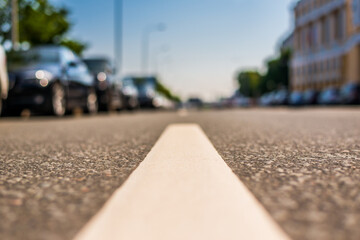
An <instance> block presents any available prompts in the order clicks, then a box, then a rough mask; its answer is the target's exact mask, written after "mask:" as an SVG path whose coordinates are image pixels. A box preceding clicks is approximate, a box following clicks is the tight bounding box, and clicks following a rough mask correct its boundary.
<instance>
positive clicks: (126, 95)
mask: <svg viewBox="0 0 360 240" xmlns="http://www.w3.org/2000/svg"><path fill="white" fill-rule="evenodd" d="M121 91H122V96H123V102H124V107H125V108H127V109H128V110H133V109H136V108H138V107H139V100H138V97H139V92H138V89H137V87H136V85H135V82H134V79H133V78H131V77H126V78H124V79H123V80H122V88H121Z"/></svg>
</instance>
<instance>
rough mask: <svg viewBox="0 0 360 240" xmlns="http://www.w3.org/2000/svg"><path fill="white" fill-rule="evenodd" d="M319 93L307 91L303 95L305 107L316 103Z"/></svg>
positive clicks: (311, 90)
mask: <svg viewBox="0 0 360 240" xmlns="http://www.w3.org/2000/svg"><path fill="white" fill-rule="evenodd" d="M318 96H319V93H318V92H317V91H316V90H313V89H308V90H306V91H305V92H304V94H303V101H304V104H305V105H314V104H317V103H318Z"/></svg>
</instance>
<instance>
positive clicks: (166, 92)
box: [133, 77, 181, 103]
mask: <svg viewBox="0 0 360 240" xmlns="http://www.w3.org/2000/svg"><path fill="white" fill-rule="evenodd" d="M133 79H134V83H135V84H136V85H137V86H141V85H143V84H146V83H147V82H148V81H149V80H150V81H152V82H153V83H154V84H155V88H156V92H157V93H158V94H160V95H162V96H164V97H165V98H167V99H169V100H172V101H175V102H177V103H179V102H181V99H180V97H179V96H176V95H175V94H173V93H172V92H171V90H170V89H169V88H167V87H166V86H165V85H164V84H162V83H161V82H160V81H159V80H158V79H157V78H156V77H154V78H145V77H135V78H133Z"/></svg>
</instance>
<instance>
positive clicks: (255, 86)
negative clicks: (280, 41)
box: [237, 50, 291, 97]
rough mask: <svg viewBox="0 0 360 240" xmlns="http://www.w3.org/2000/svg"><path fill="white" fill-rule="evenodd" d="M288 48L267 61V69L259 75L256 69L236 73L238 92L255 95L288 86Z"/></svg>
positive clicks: (250, 95)
mask: <svg viewBox="0 0 360 240" xmlns="http://www.w3.org/2000/svg"><path fill="white" fill-rule="evenodd" d="M290 59H291V51H290V50H282V51H281V52H280V56H279V57H277V58H273V59H270V60H268V61H267V63H266V65H267V71H266V73H265V74H264V75H261V74H260V73H259V72H257V71H242V72H240V73H239V74H238V76H237V80H238V83H239V89H240V93H242V94H243V95H245V96H248V97H257V96H259V95H262V94H264V93H266V92H270V91H273V90H276V89H278V88H280V87H288V86H289V63H290Z"/></svg>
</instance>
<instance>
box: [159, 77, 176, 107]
mask: <svg viewBox="0 0 360 240" xmlns="http://www.w3.org/2000/svg"><path fill="white" fill-rule="evenodd" d="M156 91H157V92H158V93H159V94H161V95H163V96H164V97H166V98H167V99H169V100H172V101H175V102H181V99H180V97H178V96H176V95H174V94H173V93H172V92H171V91H170V89H168V88H167V87H165V86H164V85H163V84H162V83H160V82H159V81H156Z"/></svg>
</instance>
